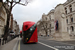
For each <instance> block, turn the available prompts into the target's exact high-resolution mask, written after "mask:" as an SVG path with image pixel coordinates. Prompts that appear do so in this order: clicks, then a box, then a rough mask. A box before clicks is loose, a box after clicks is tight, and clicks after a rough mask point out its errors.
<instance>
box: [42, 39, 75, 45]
mask: <svg viewBox="0 0 75 50" xmlns="http://www.w3.org/2000/svg"><path fill="white" fill-rule="evenodd" d="M41 40H43V39H41ZM44 41H45V40H44ZM49 41H50V40H49ZM50 42H54V43H60V44H65V45H72V46H75V45H73V44H69V43H64V42H61V41H50Z"/></svg>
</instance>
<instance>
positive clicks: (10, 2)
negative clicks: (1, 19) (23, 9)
mask: <svg viewBox="0 0 75 50" xmlns="http://www.w3.org/2000/svg"><path fill="white" fill-rule="evenodd" d="M22 1H23V2H22ZM0 2H2V5H3V7H4V8H5V10H6V13H7V22H6V26H5V31H4V36H3V39H4V40H7V36H8V34H9V33H8V32H9V21H10V16H11V12H12V9H13V7H14V6H15V5H16V4H20V5H23V6H26V5H27V4H28V3H29V0H0Z"/></svg>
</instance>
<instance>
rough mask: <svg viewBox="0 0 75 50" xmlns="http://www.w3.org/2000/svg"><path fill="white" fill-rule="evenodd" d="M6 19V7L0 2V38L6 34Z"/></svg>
mask: <svg viewBox="0 0 75 50" xmlns="http://www.w3.org/2000/svg"><path fill="white" fill-rule="evenodd" d="M6 21H7V14H6V11H5V9H4V7H3V6H2V3H1V2H0V38H1V37H2V35H3V34H4V26H5V25H6Z"/></svg>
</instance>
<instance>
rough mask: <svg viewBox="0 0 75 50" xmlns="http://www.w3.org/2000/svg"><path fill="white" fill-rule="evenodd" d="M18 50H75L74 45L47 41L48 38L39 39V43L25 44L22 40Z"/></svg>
mask: <svg viewBox="0 0 75 50" xmlns="http://www.w3.org/2000/svg"><path fill="white" fill-rule="evenodd" d="M18 48H19V49H18V50H75V46H74V45H70V44H66V43H62V42H58V41H52V40H47V39H46V38H41V37H39V38H38V43H32V44H23V42H22V40H20V43H19V47H18Z"/></svg>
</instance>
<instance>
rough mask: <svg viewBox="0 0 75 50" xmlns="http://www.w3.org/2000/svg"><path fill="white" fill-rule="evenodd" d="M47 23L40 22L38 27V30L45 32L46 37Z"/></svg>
mask: <svg viewBox="0 0 75 50" xmlns="http://www.w3.org/2000/svg"><path fill="white" fill-rule="evenodd" d="M47 25H48V24H47V22H44V21H40V26H39V28H40V30H44V31H45V33H46V36H47V34H48V31H47V30H48V28H47Z"/></svg>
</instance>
